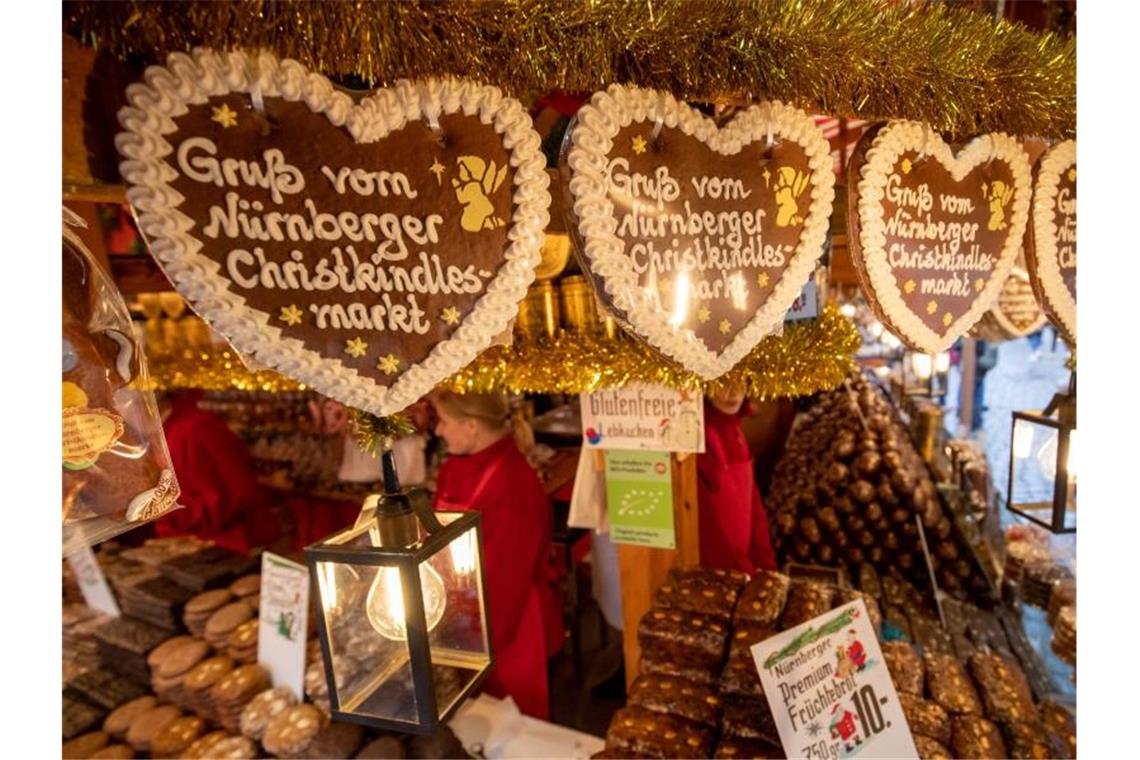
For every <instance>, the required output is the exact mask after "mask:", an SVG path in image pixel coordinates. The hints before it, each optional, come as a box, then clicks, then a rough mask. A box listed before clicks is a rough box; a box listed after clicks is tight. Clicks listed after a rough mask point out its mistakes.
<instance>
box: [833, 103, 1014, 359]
mask: <svg viewBox="0 0 1140 760" xmlns="http://www.w3.org/2000/svg"><path fill="white" fill-rule="evenodd" d="M906 151H918V152H919V153H926V154H927V156H928V157H930V158H933V159H934V160H936V161H938V162H939V163H941V164H942V165H943V166H944V167H946V169H947V170H948V171H949V172H950V175H951V176H952V177H953V178H954V181H956V182H960V181H961V180H962V179H963V178H965V177H966V175H968V174H969V173H970V172H971V171H973V170H974V169H975V168H976V167H977V166H978V165H979V164H983V163H988V162H989V161H991V160H996V161H1005V162H1006V163H1007V164H1009V167H1010V170H1011V171H1012V174H1013V184H1014V188H1015V190H1014V199H1013V204H1012V209H1013V212H1012V214H1011V215H1010V224H1009V231H1008V232H1007V237H1006V242H1005V246H1004V247H1003V248H1002V250H1001V253H1000V254H999V256H998V260H997V263H996V264H995V265H994V269H993V272H992V273H991V275H990V281H989V282H988V283H986V287H985V288H983V290H982V292H981V294H980V295H979V296H978V297H977V298H975V299H974V303H973V305H972V306H971V307H970V308H969V309H968V310H967V311H966V313H965V314H963V315H962V316H960V317H959V318H958V319H957V320H955V321H954V322H953V323H952V324H951V325H950V326H949V327H947V328H946V330H945V332H943V333H941V334H939V333H936V332H934V331H933V330H931V329H930V328H929V327H927V326H926V324H925V323H923V322H922V320H920V319H919V318H918V317H916V316H915V315H914V314H913V313H912V312H911V311H910V309H909V308H908V307H907V305H906V303H905V302H904V301H903V299H902V294H901V293H900V291H899V287H898V284H897V283H896V282H895V277H894V274H893V273H892V272H891V267H890V264H889V263H888V262H887V252H886V248H885V246H886V224H885V222H884V220H883V205H882V200H883V197H884V188H885V187H886V184H887V177H888V175H889V174H890V173H891V171H892V170H893V169H894V167H895V164H896V163H898V159H899V156H901V155H902V154H903V153H904V152H906ZM859 177H860V179H859V182H858V186H857V195H858V197H857V203H858V221H859V229H858V241H859V249H860V253H859V255H858V256H854V257H853V260H854V263H855V266H856V267H857V268H862V269H863V270H864V273H865V275H866V277H865V280H866V282H867V283H869V284H870V287H871V291H872V292H871V293H868V296H871V300H872V301H873V302H875V303H876V304H877V308H878V309H879V310H881V311H882V312H883V316H884V317H885V319H884V321H885V322H888V323H890V324H891V325H892V326H894V327H895V328H896V329H897V331H898V333H897V334H898V337H899V338H900V339H901V340H902V341H903V342H905V343H906V344H907V345H908V346H910V348H913V349H915V350H917V351H923V352H925V353H928V354H935V353H938V352H940V351H944V350H945V349H946V348H948V347H949V346H950V344H952V343H953V342H954V341H955V340H956V339H957V338H958V336H960V335H963V334H965V333H966V332H967V331H968V330H969V329H970V328H971V327H973V326H974V324H975V323H976V322H977V321H978V320H979V319H981V317H982V315H983V314H985V313H986V311H988V310H989V308H990V306H992V305H993V302H994V300H995V299H996V298H997V295H998V293H999V292H1000V291H1001V287H1002V284H1003V283H1005V278H1006V277H1007V276H1008V274H1009V270H1010V268H1011V267H1012V266H1013V264H1014V262H1015V261H1016V260H1017V252H1018V249H1019V248H1020V247H1021V242H1022V238H1023V237H1024V235H1025V225H1026V223H1027V221H1028V218H1029V196H1030V193H1031V190H1032V181H1031V179H1030V170H1029V158H1028V156H1026V154H1025V150H1024V149H1023V148H1022V147H1021V145H1020V144H1019V143H1018V142H1017V141H1016V140H1014V139H1013V138H1012V137H1010V136H1009V135H1006V134H1002V133H993V134H985V135H981V136H980V137H976V138H974V139H973V140H971V141H970V142H969V143H968V144H967V145H966V146H965V147H964V148H962V150H961V151H960V152H959V153H958V155H957V156H955V155H954V153H953V151H951V150H950V146H949V145H947V144H946V143H945V142H943V141H942V138H941V137H940V136H939V135H938V134H937V133H936V132H933V131H932V130H931V129H930V128H929V127H928V126H926V125H925V124H923V123H922V122H918V121H889V122H887V124H886V125H885V126H884V127H883V128H882V129H880V130H879V132H878V134H876V135H875V137H874V139H873V140H872V142H871V145H870V146H869V147H868V149H867V151H866V163H865V164H864V165H863V167H862V168H861V169H860V171H859Z"/></svg>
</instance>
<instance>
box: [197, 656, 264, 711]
mask: <svg viewBox="0 0 1140 760" xmlns="http://www.w3.org/2000/svg"><path fill="white" fill-rule="evenodd" d="M268 686H269V674H268V673H267V672H266V671H265V668H263V667H261V666H260V665H242V666H241V667H240V668H235V669H234V670H233V671H232V672H231V673H230V674H229V675H227V676H226V677H225V678H223V679H222V680H221V681H219V682H218V684H217V685H216V686H215V687H214V688H213V691H212V692H211V694H212V695H213V697H214V699H215V700H217V701H218V702H223V703H234V702H240V701H242V700H244V699H246V698H248V697H250V696H252V695H254V694H256V693H258V692H259V691H262V690H264V689H265V688H266V687H268Z"/></svg>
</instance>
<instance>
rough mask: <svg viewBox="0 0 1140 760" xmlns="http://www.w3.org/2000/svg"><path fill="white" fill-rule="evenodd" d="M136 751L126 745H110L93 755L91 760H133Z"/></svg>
mask: <svg viewBox="0 0 1140 760" xmlns="http://www.w3.org/2000/svg"><path fill="white" fill-rule="evenodd" d="M134 756H135V751H134V750H133V749H131V748H130V747H128V746H127V745H126V744H108V745H107V746H106V747H104V748H103V749H101V750H99V751H98V752H94V753H92V754H91V760H131V758H132V757H134Z"/></svg>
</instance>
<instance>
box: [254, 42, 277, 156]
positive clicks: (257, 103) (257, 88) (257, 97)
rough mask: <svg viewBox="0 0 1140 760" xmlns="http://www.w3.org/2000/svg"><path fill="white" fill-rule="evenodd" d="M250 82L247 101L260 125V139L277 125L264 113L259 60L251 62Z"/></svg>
mask: <svg viewBox="0 0 1140 760" xmlns="http://www.w3.org/2000/svg"><path fill="white" fill-rule="evenodd" d="M249 79H250V82H252V84H251V85H250V88H249V101H250V104H251V105H252V106H253V114H254V117H255V118H256V119H257V121H258V123H259V124H261V135H262V137H264V136H266V135H268V134H269V133H270V131H272V130H273V129H274V128H275V127H276V126H277V124H276V123H275V122H274V121H273V119H271V118H270V117H269V116H268V115H267V114H266V113H265V97H264V96H263V95H262V92H261V58H260V57H258V58H255V59H254V60H253V71H252V72H251V76H250V78H249Z"/></svg>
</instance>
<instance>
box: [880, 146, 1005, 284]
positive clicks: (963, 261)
mask: <svg viewBox="0 0 1140 760" xmlns="http://www.w3.org/2000/svg"><path fill="white" fill-rule="evenodd" d="M907 166H908V167H909V163H907ZM906 171H907V172H909V171H910V169H909V168H908V169H907V170H906ZM994 184H995V185H997V184H999V183H998V182H994ZM884 196H885V198H886V200H887V201H890V202H891V203H893V204H894V206H895V207H894V213H892V214H891V215H890V216H889V217H888V218H887V220H886V225H885V230H886V234H887V236H888V238H891V239H892V241H891V242H890V243H889V244H888V246H887V261H888V262H889V263H890V265H891V267H893V268H899V269H913V270H922V271H923V272H926V273H929V276H925V277H922V278H920V280H919V281H918V282H917V283H916V286H917V291H918V293H920V294H925V295H943V296H960V297H970V296H972V295H973V294H974V293H975V292H976V291H977V289H978V288H977V281H978V280H977V277H978V274H979V273H984V274H988V273H989V272H990V271H992V270H993V268H994V264H995V261H994V257H993V256H992V255H991V254H989V253H985V252H983V251H982V250H981V245H980V244H979V243H978V232H979V230H980V229H981V226H982V224H981V223H980V222H978V221H976V220H975V219H976V210H977V206H976V204H975V200H974V199H973V198H970V197H967V196H962V195H955V194H951V193H940V192H936V191H933V190H932V189H931V188H930V186H929V184H928V183H926V182H922V183H919V184H917V185H915V186H913V187H909V186H906V185H905V181H904V178H903V175H901V174H900V173H899V172H898V171H895V172H893V173H891V174H890V175H888V177H887V182H886V186H885V189H884ZM935 211H937V217H938V218H935V213H934V212H935ZM947 217H948V218H947ZM955 217H959V218H955ZM914 289H915V285H910V286H909V287H908V292H913V290H914Z"/></svg>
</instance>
